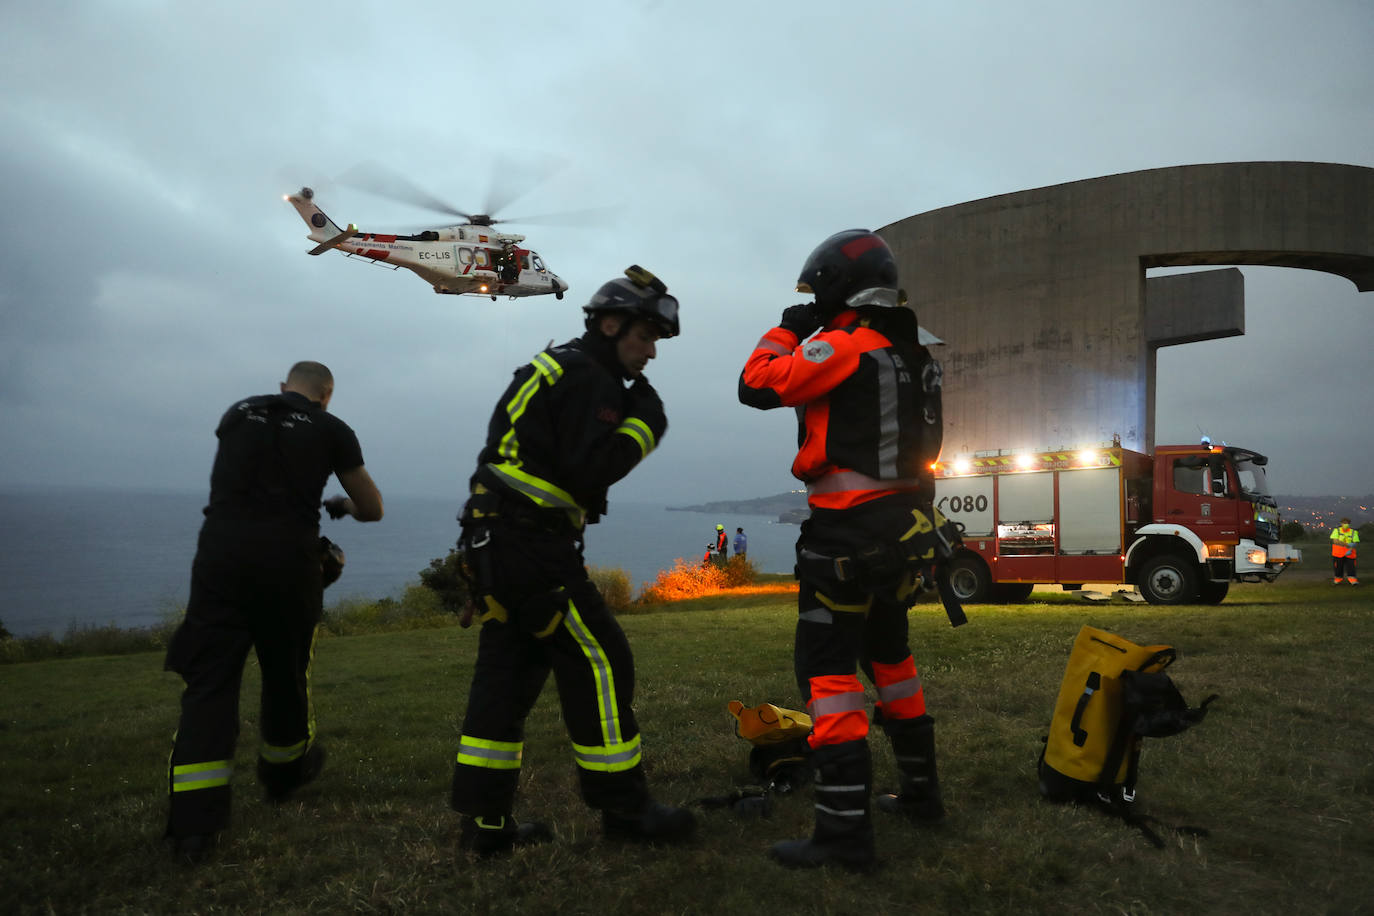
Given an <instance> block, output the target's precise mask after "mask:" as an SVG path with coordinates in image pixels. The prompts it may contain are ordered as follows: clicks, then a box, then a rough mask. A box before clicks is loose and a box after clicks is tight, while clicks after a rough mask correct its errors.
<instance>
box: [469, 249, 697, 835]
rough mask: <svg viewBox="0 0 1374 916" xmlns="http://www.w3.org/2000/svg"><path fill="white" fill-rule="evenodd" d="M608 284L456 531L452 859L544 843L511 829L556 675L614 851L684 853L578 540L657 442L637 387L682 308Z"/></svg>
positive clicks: (646, 289)
mask: <svg viewBox="0 0 1374 916" xmlns="http://www.w3.org/2000/svg"><path fill="white" fill-rule="evenodd" d="M625 274H626V276H625V278H617V279H615V280H611V281H610V282H608V283H606V284H604V285H603V286H602V287H601V288H600V289H599V290H597V292H596V295H594V296H593V297H592V300H591V302H589V303H588V304H587V305H586V306H584V307H583V310H584V311H585V312H586V313H587V317H586V328H587V330H586V333H585V334H583V335H582V336H581V337H579V338H577V339H575V340H571V341H569V342H567V343H565V344H563V345H562V346H557V347H550V348H549V349H547V350H544V351H543V352H541V353H539V354H537V355H536V356H535V357H534V359H533V360H531V361H530V363H529V364H528V365H526V366H522V367H521V368H519V369H517V370H516V372H515V378H514V380H513V381H512V382H511V383H510V386H509V387H508V388H507V389H506V392H505V394H503V395H502V396H501V399H500V400H499V401H498V402H497V404H496V409H495V411H494V412H493V413H492V417H491V423H490V425H489V426H488V428H487V440H486V445H485V447H484V448H483V449H482V451H481V454H480V455H479V456H478V459H477V470H476V471H475V472H474V473H473V475H472V478H471V480H470V482H469V489H470V496H469V498H468V501H467V504H466V506H465V507H464V510H463V514H462V517H461V520H462V524H463V534H462V538H461V540H460V544H461V546H462V548H463V556H464V564H465V566H466V568H467V569H468V570H469V573H470V575H471V576H472V583H471V584H472V591H473V595H474V596H475V601H476V603H477V607H476V612H477V613H478V614H479V615H480V616H479V620H480V622H481V624H482V632H481V637H480V640H479V643H478V649H477V661H476V670H475V672H474V674H473V679H472V687H471V690H470V692H469V694H468V704H467V712H466V715H465V717H464V720H463V733H462V737H461V738H460V740H459V744H458V755H457V761H456V762H455V764H454V769H453V787H452V796H451V799H450V804H451V805H452V807H453V809H454V810H455V811H458V812H459V813H461V814H462V815H463V819H462V826H461V831H460V838H459V845H460V846H461V847H462V848H464V849H467V850H471V851H474V852H476V853H478V854H482V855H489V854H494V853H502V852H505V851H508V850H509V849H510V848H511V847H512V846H514V845H515V844H517V843H526V842H537V841H540V840H545V839H548V838H549V837H550V832H549V830H548V828H547V827H546V826H545V825H543V824H540V823H538V822H533V821H530V822H525V823H521V824H518V825H517V823H516V821H515V819H514V817H513V816H512V813H513V808H514V804H515V794H516V787H517V784H518V782H519V778H520V767H521V755H522V750H523V739H524V727H525V718H526V716H527V715H528V714H529V711H530V708H531V707H532V706H533V705H534V702H535V700H536V698H537V697H538V696H539V693H540V691H541V690H542V689H543V686H544V682H545V680H546V679H547V678H548V675H549V672H550V671H552V672H553V676H554V680H555V682H556V683H557V685H558V695H559V701H560V703H561V704H562V710H563V720H564V723H565V725H566V726H567V729H568V735H569V737H570V738H571V740H572V749H573V757H574V760H575V762H576V764H577V772H578V776H579V780H580V786H581V791H582V797H583V799H584V800H585V801H586V802H587V804H588V805H590V806H591V807H592V808H595V809H598V810H600V811H601V812H602V824H603V829H604V831H605V833H606V835H607V836H612V837H622V838H628V839H639V840H677V839H682V838H685V837H686V836H688V835H690V833H691V832H692V830H693V828H694V826H695V820H694V818H693V817H692V815H691V813H690V812H689V811H686V810H684V809H680V808H673V807H669V806H667V805H663V804H660V803H658V802H655V801H653V800H652V799H651V798H650V796H649V791H648V787H647V784H646V781H645V777H644V768H643V765H642V764H641V762H640V742H639V727H638V725H637V724H636V722H635V716H634V710H633V708H632V703H633V699H634V677H635V672H634V659H633V657H632V655H631V653H630V645H629V642H628V641H627V640H626V638H625V633H624V631H622V630H621V628H620V625H619V624H618V623H617V622H616V619H615V617H614V616H613V615H612V614H611V611H610V610H609V609H608V608H607V607H606V604H605V602H604V601H603V600H602V597H601V594H600V593H599V592H598V591H597V588H596V586H595V585H594V584H593V583H592V581H591V580H590V579H589V578H588V575H587V570H586V568H585V567H584V565H583V560H582V534H583V528H584V526H585V525H587V524H590V523H594V522H596V521H597V520H598V519H600V517H601V516H602V515H603V514H604V513H605V512H606V491H607V489H608V488H609V487H610V486H611V484H613V483H615V482H616V481H617V480H620V479H621V478H622V477H624V476H625V475H626V474H628V473H629V472H630V471H631V470H632V469H633V468H634V467H635V466H636V465H637V464H639V462H640V461H642V460H644V458H646V457H647V456H648V455H649V453H650V452H652V451H653V450H654V449H655V448H656V447H657V446H658V444H659V443H660V442H661V441H662V439H663V434H664V432H665V431H666V429H667V426H668V422H667V419H666V418H665V417H664V413H663V404H662V402H661V401H660V400H659V397H658V394H657V392H655V391H654V389H653V387H652V386H651V385H650V384H649V381H648V379H646V378H645V377H644V373H643V370H644V366H645V365H646V364H647V363H648V361H649V360H650V359H652V358H653V357H654V356H655V355H656V346H655V342H656V341H657V340H659V339H661V338H666V337H675V336H677V333H678V314H677V310H678V303H677V300H676V299H675V298H673V297H672V296H670V295H668V291H667V287H666V286H664V284H663V283H662V281H660V280H658V279H657V278H656V277H654V276H653V275H652V274H650V273H649V272H648V271H645V270H643V269H642V268H640V267H638V266H634V267H631V268H629V269H627V270H626V271H625Z"/></svg>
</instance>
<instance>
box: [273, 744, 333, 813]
mask: <svg viewBox="0 0 1374 916" xmlns="http://www.w3.org/2000/svg"><path fill="white" fill-rule="evenodd" d="M324 756H325V755H324V748H323V747H321V746H320V745H318V744H312V745H310V747H309V748H307V749H306V752H305V753H304V754H302V755H301V756H300V757H298V758H296V759H295V760H292V761H291V762H290V763H268V762H267V761H266V760H264V759H263V758H261V757H259V758H258V782H260V783H262V788H263V790H264V791H265V792H266V793H267V798H268V800H269V801H274V802H284V801H286V800H287V799H288V798H290V797H291V794H292V793H293V792H295V791H296V790H297V789H299V788H300V787H301V786H303V785H305V784H306V783H310V782H314V781H315V778H316V777H317V776H319V775H320V772H321V771H322V770H324Z"/></svg>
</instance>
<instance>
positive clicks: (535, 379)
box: [497, 353, 563, 459]
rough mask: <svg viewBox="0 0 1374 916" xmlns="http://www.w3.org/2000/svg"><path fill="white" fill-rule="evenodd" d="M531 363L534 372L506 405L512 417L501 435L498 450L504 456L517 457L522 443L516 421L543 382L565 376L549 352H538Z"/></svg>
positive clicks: (509, 415) (507, 412) (551, 382)
mask: <svg viewBox="0 0 1374 916" xmlns="http://www.w3.org/2000/svg"><path fill="white" fill-rule="evenodd" d="M530 365H531V366H533V367H534V370H535V371H534V372H533V373H531V375H530V377H529V378H527V379H526V380H525V383H524V384H523V385H521V386H520V387H519V389H517V390H516V392H515V396H514V397H513V398H511V399H510V403H508V404H507V405H506V416H508V417H510V429H508V430H506V434H505V435H504V436H502V437H501V442H500V445H499V446H498V448H497V451H498V452H499V454H500V455H501V457H503V458H512V459H513V458H515V457H516V456H517V455H518V454H519V452H520V443H519V441H518V440H517V439H516V438H515V421H516V420H519V419H520V417H521V416H522V415H523V414H524V413H525V408H526V407H528V406H529V404H530V398H532V397H534V393H535V392H536V391H538V390H539V385H540V383H541V382H543V381H545V380H547V381H548V383H549V384H550V385H552V384H554V383H555V382H557V381H558V380H559V379H560V378H562V377H563V367H562V366H560V365H559V364H558V360H556V359H554V358H553V357H552V356H550V355H549V354H547V353H537V354H535V357H534V359H532V360H530Z"/></svg>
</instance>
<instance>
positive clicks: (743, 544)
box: [734, 528, 749, 557]
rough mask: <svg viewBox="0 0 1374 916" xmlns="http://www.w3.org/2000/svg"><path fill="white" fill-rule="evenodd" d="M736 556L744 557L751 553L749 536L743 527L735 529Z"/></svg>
mask: <svg viewBox="0 0 1374 916" xmlns="http://www.w3.org/2000/svg"><path fill="white" fill-rule="evenodd" d="M734 549H735V556H737V557H742V556H744V555H745V554H747V553H749V537H748V535H746V534H745V533H744V529H743V528H736V529H735V543H734Z"/></svg>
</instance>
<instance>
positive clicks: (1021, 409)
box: [878, 162, 1374, 457]
mask: <svg viewBox="0 0 1374 916" xmlns="http://www.w3.org/2000/svg"><path fill="white" fill-rule="evenodd" d="M878 232H879V233H880V234H881V235H882V236H883V238H885V239H886V240H887V241H888V244H889V245H891V246H892V249H893V251H894V252H895V253H896V255H897V261H898V265H899V267H900V272H901V278H902V283H903V285H905V286H906V288H907V291H908V294H909V295H910V297H911V301H912V304H913V305H914V307H915V309H916V313H917V316H918V318H919V320H920V322H921V324H922V325H924V326H925V327H927V328H929V329H930V330H931V331H932V332H934V333H935V334H936V335H938V336H939V337H940V338H942V339H943V340H944V341H945V342H946V346H945V347H942V348H939V352H938V354H937V355H938V356H939V358H940V359H941V360H942V362H943V363H944V366H945V380H946V388H945V450H944V453H945V455H946V456H947V457H949V456H953V455H955V454H959V453H964V452H973V451H978V450H984V449H998V448H1002V449H1006V448H1030V447H1050V448H1054V447H1059V446H1072V445H1079V444H1088V443H1096V442H1102V441H1107V440H1110V439H1112V438H1113V437H1114V436H1115V437H1119V438H1120V440H1121V443H1122V445H1125V446H1127V447H1128V448H1135V449H1149V448H1151V447H1153V444H1154V442H1153V439H1154V436H1153V427H1154V416H1153V412H1154V411H1153V407H1154V350H1155V348H1156V347H1158V346H1167V345H1172V344H1179V343H1187V342H1192V341H1198V340H1207V339H1211V338H1214V337H1221V336H1227V335H1231V334H1240V333H1244V300H1243V295H1244V294H1243V287H1242V286H1241V283H1240V275H1239V272H1238V271H1223V272H1208V273H1207V274H1203V275H1201V276H1198V275H1187V276H1186V278H1174V277H1161V278H1157V279H1151V280H1150V281H1149V282H1148V284H1147V281H1146V278H1145V270H1146V269H1147V268H1150V267H1168V266H1182V265H1199V264H1264V265H1277V266H1286V267H1300V268H1306V269H1311V270H1321V271H1326V272H1329V273H1335V274H1339V275H1340V276H1343V277H1347V278H1348V279H1350V280H1351V281H1352V282H1353V283H1354V284H1355V285H1356V287H1357V288H1359V289H1360V290H1362V291H1368V290H1371V289H1374V169H1370V168H1364V167H1360V166H1351V165H1332V164H1325V163H1312V162H1235V163H1218V164H1212V165H1185V166H1175V167H1172V168H1163V169H1150V170H1147V171H1142V172H1129V173H1126V174H1122V175H1111V176H1108V177H1105V178H1094V179H1089V180H1086V181H1076V182H1072V183H1069V184H1062V185H1054V186H1052V187H1046V188H1037V189H1034V190H1029V191H1020V192H1017V193H1014V194H1003V195H1000V196H998V197H989V198H985V199H983V200H976V201H971V202H969V203H964V204H959V205H957V206H953V207H945V208H943V209H940V210H932V211H930V212H928V213H920V214H917V215H915V216H912V217H908V218H907V219H904V220H901V221H900V222H896V223H893V224H891V225H889V226H884V227H883V228H881V229H879V230H878ZM1147 286H1148V287H1149V294H1148V295H1147Z"/></svg>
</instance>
